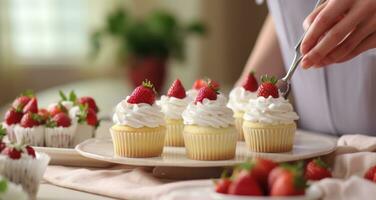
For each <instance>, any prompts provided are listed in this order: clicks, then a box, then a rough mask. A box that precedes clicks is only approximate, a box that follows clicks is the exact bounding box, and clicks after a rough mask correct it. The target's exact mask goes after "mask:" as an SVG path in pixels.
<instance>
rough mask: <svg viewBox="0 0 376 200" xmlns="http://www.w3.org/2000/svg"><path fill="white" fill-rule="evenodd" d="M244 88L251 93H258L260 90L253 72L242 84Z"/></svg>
mask: <svg viewBox="0 0 376 200" xmlns="http://www.w3.org/2000/svg"><path fill="white" fill-rule="evenodd" d="M242 87H243V88H244V89H245V90H247V91H250V92H256V91H257V88H258V83H257V80H256V77H255V73H254V72H251V73H249V74H248V76H247V77H245V80H244V82H243V84H242Z"/></svg>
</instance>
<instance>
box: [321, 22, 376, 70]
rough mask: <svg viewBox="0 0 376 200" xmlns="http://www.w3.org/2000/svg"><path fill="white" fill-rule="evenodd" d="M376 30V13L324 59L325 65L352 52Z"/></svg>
mask: <svg viewBox="0 0 376 200" xmlns="http://www.w3.org/2000/svg"><path fill="white" fill-rule="evenodd" d="M375 31H376V15H374V16H373V17H372V18H371V19H369V20H367V21H365V22H363V23H361V24H360V25H359V26H358V27H357V28H356V29H355V30H354V31H353V32H352V33H351V34H350V35H349V36H348V37H347V38H346V39H345V40H344V41H343V42H342V43H341V44H340V45H338V46H337V47H336V48H335V49H334V50H332V52H331V53H330V54H329V55H328V56H327V57H326V58H325V59H324V60H323V63H324V64H325V65H328V64H332V63H335V62H337V61H339V60H340V59H341V58H343V57H345V56H346V55H347V54H349V53H350V52H352V51H353V50H354V49H355V48H356V47H357V46H358V45H359V44H360V43H361V42H362V41H363V40H364V39H366V38H367V37H368V36H369V35H370V34H372V33H374V32H375Z"/></svg>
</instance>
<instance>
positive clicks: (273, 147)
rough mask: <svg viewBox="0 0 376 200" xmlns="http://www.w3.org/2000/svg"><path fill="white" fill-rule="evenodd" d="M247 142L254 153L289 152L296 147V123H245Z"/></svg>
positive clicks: (244, 129)
mask: <svg viewBox="0 0 376 200" xmlns="http://www.w3.org/2000/svg"><path fill="white" fill-rule="evenodd" d="M243 131H244V138H245V142H246V143H247V146H248V148H249V149H250V150H251V151H254V152H266V153H277V152H288V151H291V150H292V148H293V145H294V137H295V131H296V125H295V123H294V122H293V123H290V124H277V125H273V124H262V123H253V122H247V121H244V122H243Z"/></svg>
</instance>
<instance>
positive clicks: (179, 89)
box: [167, 79, 186, 99]
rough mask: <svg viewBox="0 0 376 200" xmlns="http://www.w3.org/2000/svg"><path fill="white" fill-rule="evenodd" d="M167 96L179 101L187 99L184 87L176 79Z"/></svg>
mask: <svg viewBox="0 0 376 200" xmlns="http://www.w3.org/2000/svg"><path fill="white" fill-rule="evenodd" d="M167 96H169V97H175V98H178V99H184V98H185V97H186V94H185V89H184V86H183V84H182V83H181V82H180V80H179V79H176V80H175V81H174V82H173V83H172V85H171V87H170V89H169V90H168V91H167Z"/></svg>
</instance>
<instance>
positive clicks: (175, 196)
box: [160, 186, 322, 200]
mask: <svg viewBox="0 0 376 200" xmlns="http://www.w3.org/2000/svg"><path fill="white" fill-rule="evenodd" d="M213 188H214V186H212V187H210V186H206V187H202V186H194V187H184V188H178V189H174V190H173V191H171V192H169V193H167V194H165V195H163V196H162V197H161V198H160V199H161V200H181V199H207V200H317V199H319V198H321V196H322V192H321V190H320V189H319V188H317V187H316V186H311V187H310V188H308V189H307V191H306V195H304V196H289V197H267V196H236V195H225V194H218V193H216V192H215V191H214V190H213Z"/></svg>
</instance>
